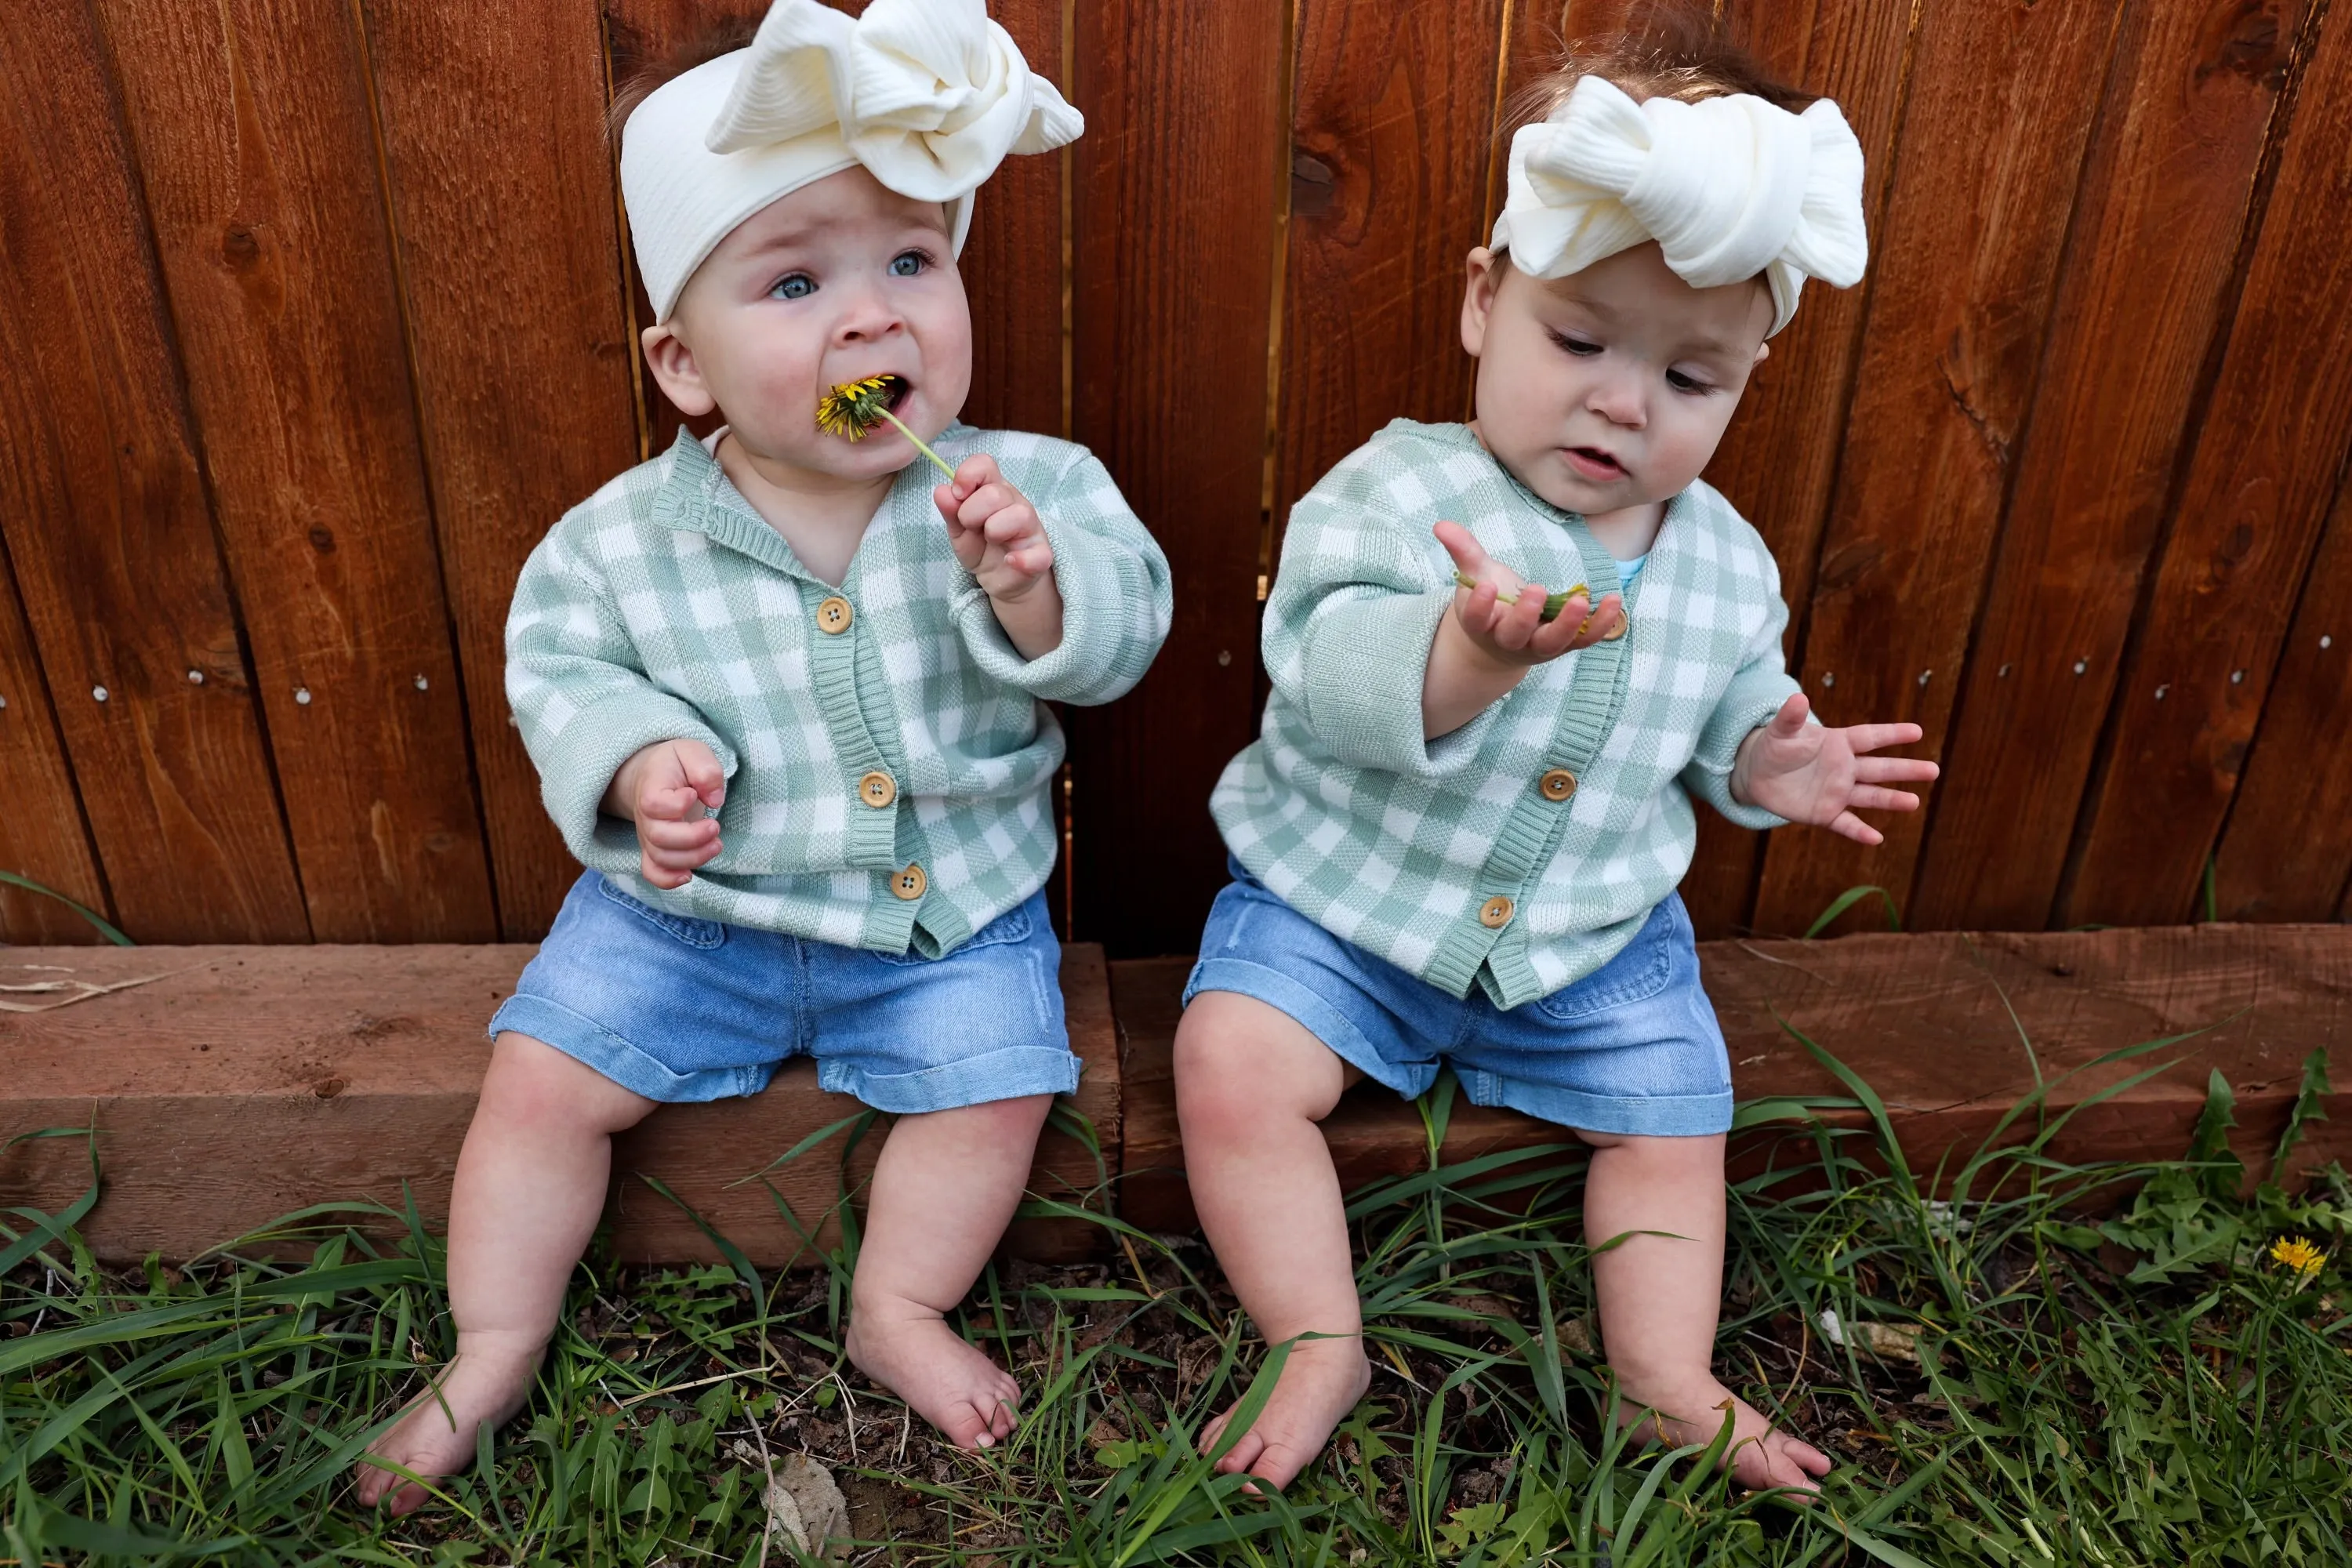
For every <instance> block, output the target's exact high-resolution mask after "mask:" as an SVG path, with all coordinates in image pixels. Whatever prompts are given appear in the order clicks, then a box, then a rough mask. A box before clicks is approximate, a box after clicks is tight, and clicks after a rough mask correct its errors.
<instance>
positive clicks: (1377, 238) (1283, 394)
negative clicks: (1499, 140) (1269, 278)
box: [1274, 0, 1506, 531]
mask: <svg viewBox="0 0 2352 1568" xmlns="http://www.w3.org/2000/svg"><path fill="white" fill-rule="evenodd" d="M1505 8H1506V7H1505V3H1504V0H1382V3H1381V4H1377V5H1364V4H1349V3H1347V0H1301V3H1300V5H1299V6H1298V13H1297V34H1298V43H1297V87H1296V90H1295V93H1294V103H1293V108H1292V110H1291V114H1292V119H1291V154H1290V171H1289V174H1290V226H1289V233H1288V238H1287V255H1286V258H1285V259H1284V268H1285V272H1286V279H1285V282H1284V285H1283V293H1282V350H1281V353H1282V370H1281V374H1280V376H1279V378H1278V379H1279V396H1278V405H1279V407H1280V411H1281V412H1280V416H1279V417H1278V418H1277V419H1276V422H1275V437H1274V451H1275V465H1274V522H1275V527H1276V530H1277V531H1278V530H1279V529H1280V528H1281V526H1282V524H1283V521H1284V520H1285V518H1286V516H1287V514H1288V513H1289V510H1290V504H1291V502H1292V501H1294V500H1297V498H1298V497H1299V496H1300V495H1302V494H1304V493H1305V492H1306V491H1307V489H1309V488H1310V487H1312V486H1313V485H1314V483H1315V481H1316V480H1317V479H1320V478H1322V476H1323V474H1324V472H1325V470H1327V469H1328V468H1330V467H1331V465H1332V464H1334V463H1336V462H1338V461H1339V459H1340V458H1343V457H1345V456H1347V454H1348V453H1349V451H1351V450H1353V449H1354V448H1355V447H1359V446H1360V445H1362V444H1363V442H1364V440H1365V438H1366V437H1370V435H1371V434H1372V432H1373V431H1375V430H1378V429H1379V428H1380V427H1381V426H1383V425H1385V424H1387V423H1388V422H1389V421H1390V420H1391V419H1394V418H1398V417H1400V416H1402V417H1407V418H1413V419H1428V420H1453V419H1460V418H1462V417H1463V416H1464V413H1465V410H1466V409H1467V407H1468V406H1469V400H1470V370H1471V366H1472V364H1473V363H1475V362H1473V361H1472V360H1471V358H1470V356H1469V355H1468V354H1465V353H1463V352H1462V332H1461V319H1462V279H1463V263H1464V258H1465V257H1466V256H1467V255H1468V254H1469V251H1470V248H1471V247H1473V246H1475V245H1480V244H1483V243H1485V240H1486V232H1485V230H1486V174H1487V167H1486V164H1487V148H1488V146H1489V145H1490V142H1491V133H1492V131H1493V124H1494V113H1495V88H1496V74H1495V73H1496V50H1497V49H1498V48H1499V47H1501V42H1502V27H1503V19H1504V11H1505ZM1431 521H1435V519H1432V520H1431Z"/></svg>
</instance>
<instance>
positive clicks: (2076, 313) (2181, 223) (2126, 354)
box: [1909, 0, 2305, 930]
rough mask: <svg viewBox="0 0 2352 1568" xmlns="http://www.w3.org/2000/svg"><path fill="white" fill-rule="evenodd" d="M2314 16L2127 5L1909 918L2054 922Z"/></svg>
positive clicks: (2270, 2)
mask: <svg viewBox="0 0 2352 1568" xmlns="http://www.w3.org/2000/svg"><path fill="white" fill-rule="evenodd" d="M2304 21H2305V15H2304V7H2303V5H2301V4H2300V0H2267V3H2265V4H2263V5H2230V6H2221V7H2215V6H2208V5H2158V6H2143V7H2141V8H2139V9H2138V10H2137V11H2135V12H2133V13H2132V14H2131V15H2130V17H2129V19H2128V21H2127V25H2126V32H2125V36H2124V38H2123V40H2122V43H2121V45H2120V47H2119V48H2118V50H2117V67H2116V74H2115V85H2114V87H2113V89H2111V91H2110V92H2109V94H2108V100H2107V107H2106V110H2105V119H2104V120H2103V121H2102V123H2101V125H2100V127H2099V130H2098V132H2097V133H2096V135H2095V139H2094V141H2093V144H2092V150H2091V155H2090V159H2089V163H2088V165H2087V168H2086V170H2085V173H2084V181H2083V199H2082V202H2081V204H2080V205H2079V207H2078V208H2077V211H2076V213H2075V216H2074V238H2073V240H2072V242H2071V244H2070V246H2069V254H2068V260H2067V267H2066V272H2065V276H2064V278H2063V279H2062V280H2061V282H2060V284H2059V291H2058V305H2057V309H2056V310H2055V311H2054V312H2053V317H2052V328H2051V333H2050V341H2049V345H2048V348H2047V349H2046V351H2045V355H2044V360H2043V368H2042V385H2041V389H2040V391H2039V392H2038V394H2037V395H2036V401H2035V413H2034V416H2033V422H2032V427H2031V428H2030V429H2029V430H2028V431H2027V432H2026V434H2025V438H2024V441H2023V443H2022V445H2021V447H2020V449H2019V453H2018V458H2017V465H2016V468H2017V472H2016V478H2015V479H2014V488H2013V489H2012V491H2011V500H2010V503H2009V509H2008V517H2007V522H2006V526H2005V527H2004V529H2003V531H2002V533H2001V538H2000V558H1999V560H1998V562H1997V563H1996V564H1995V566H1994V569H1993V573H1992V579H1991V582H1990V586H1989V588H1988V590H1987V593H1986V596H1985V611H1984V619H1983V622H1982V624H1981V626H1979V629H1978V633H1977V637H1976V642H1975V647H1974V649H1973V651H1972V653H1971V654H1970V656H1969V668H1968V671H1967V674H1966V676H1965V678H1964V681H1965V684H1964V686H1963V688H1962V690H1961V694H1960V698H1959V712H1958V717H1957V719H1956V721H1955V723H1954V727H1953V730H1952V734H1951V738H1950V741H1949V742H1948V745H1947V746H1946V748H1945V757H1946V761H1947V763H1948V776H1947V779H1946V782H1944V783H1942V784H1938V785H1937V791H1936V803H1935V812H1934V816H1933V817H1932V818H1931V820H1930V821H1929V823H1928V826H1927V847H1926V848H1925V850H1924V852H1923V854H1922V857H1921V860H1920V865H1919V870H1918V878H1917V886H1916V891H1915V893H1914V894H1913V897H1912V901H1911V909H1910V919H1909V924H1910V925H1911V926H1912V927H1913V928H1914V929H1922V928H1925V929H1937V930H1949V929H1954V928H1962V927H1966V928H1970V929H1974V928H1979V927H1985V926H1993V927H2001V928H2006V929H2031V928H2033V927H2036V926H2039V925H2041V924H2042V923H2043V922H2044V921H2046V920H2048V918H2049V915H2050V904H2051V900H2052V898H2053V895H2054V894H2055V893H2056V891H2057V888H2058V879H2059V875H2060V873H2061V872H2062V871H2063V868H2064V866H2065V860H2066V847H2067V844H2068V841H2069V839H2070V838H2071V837H2073V834H2074V819H2075V813H2076V809H2077V807H2078V806H2079V805H2080V804H2081V801H2082V796H2083V786H2084V782H2085V781H2086V780H2087V779H2088V777H2089V775H2090V771H2091V760H2092V754H2093V752H2094V750H2095V744H2096V742H2097V740H2098V735H2099V730H2100V725H2101V722H2102V721H2103V719H2104V718H2105V714H2106V711H2107V707H2108V703H2109V701H2110V700H2112V698H2113V696H2114V694H2115V681H2116V671H2117V669H2118V668H2120V666H2121V664H2122V661H2123V654H2124V647H2125V644H2126V640H2127V638H2128V637H2129V635H2130V631H2131V621H2132V612H2133V610H2134V608H2135V607H2136V606H2137V604H2138V601H2139V594H2140V585H2141V577H2142V574H2143V572H2144V570H2145V568H2146V566H2147V560H2148V557H2149V555H2150V553H2151V552H2152V551H2153V550H2154V548H2155V545H2156V542H2157V539H2158V535H2159V532H2160V531H2161V528H2162V525H2163V521H2164V518H2165V502H2166V500H2167V499H2168V494H2167V492H2168V490H2169V489H2171V486H2172V481H2173V478H2174V476H2175V474H2176V473H2177V472H2178V470H2179V455H2180V447H2181V444H2182V442H2183V440H2184V439H2185V438H2186V434H2187V431H2188V430H2189V424H2190V421H2189V415H2190V411H2191V407H2192V405H2193V404H2194V401H2195V397H2196V393H2197V390H2198V386H2199V382H2200V377H2201V376H2202V374H2204V372H2205V369H2206V367H2207V364H2208V363H2209V356H2210V350H2211V346H2212V343H2213V340H2214V336H2215V334H2216V333H2217V332H2219V331H2221V328H2222V326H2223V324H2224V321H2225V311H2226V309H2227V300H2228V294H2229V286H2230V283H2231V272H2232V270H2233V268H2234V266H2235V262H2236V258H2237V255H2238V249H2239V245H2238V241H2239V237H2240V234H2241V232H2242V229H2243V227H2244V226H2245V224H2246V221H2247V214H2248V212H2249V209H2250V203H2251V201H2252V196H2253V193H2254V178H2255V174H2256V172H2257V166H2258V165H2259V164H2260V163H2261V161H2262V153H2263V142H2265V140H2266V139H2267V136H2268V133H2269V131H2270V127H2271V121H2272V114H2273V110H2274V109H2275V108H2276V106H2277V102H2278V94H2279V89H2280V88H2281V87H2282V86H2283V85H2284V81H2285V79H2286V73H2287V62H2288V57H2289V52H2290V49H2291V48H2292V47H2293V45H2294V41H2295V38H2296V36H2297V34H2298V32H2299V31H2300V30H2301V28H2302V26H2303V24H2304ZM2157 321H2160V322H2162V323H2163V330H2162V331H2149V324H2150V323H2151V322H2157ZM2124 363H2129V365H2130V371H2129V373H2128V374H2118V367H2119V366H2120V365H2122V364H2124ZM2216 412H2217V414H2218V416H2219V417H2221V419H2222V420H2223V421H2224V422H2225V423H2226V422H2229V421H2231V418H2232V415H2231V411H2230V410H2228V409H2226V408H2223V409H2219V410H2217V411H2216Z"/></svg>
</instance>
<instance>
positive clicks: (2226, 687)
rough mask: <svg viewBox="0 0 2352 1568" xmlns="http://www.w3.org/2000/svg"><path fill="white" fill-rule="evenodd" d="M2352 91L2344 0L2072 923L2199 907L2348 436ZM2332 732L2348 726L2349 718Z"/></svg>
mask: <svg viewBox="0 0 2352 1568" xmlns="http://www.w3.org/2000/svg"><path fill="white" fill-rule="evenodd" d="M2347 102H2352V11H2346V10H2335V11H2333V12H2331V14H2330V15H2329V16H2328V17H2327V18H2326V22H2325V24H2324V25H2323V26H2321V28H2320V32H2319V38H2318V42H2317V44H2316V45H2315V47H2314V49H2313V51H2312V54H2311V57H2310V60H2309V63H2308V64H2307V65H2306V66H2305V69H2304V72H2303V79H2302V80H2301V82H2300V83H2299V84H2298V85H2297V86H2296V87H2295V89H2294V106H2295V107H2294V114H2293V120H2292V123H2291V125H2290V126H2289V128H2288V131H2287V135H2286V141H2285V142H2284V147H2283V149H2282V151H2281V153H2280V159H2279V166H2278V174H2277V178H2276V183H2275V184H2273V187H2272V191H2271V196H2270V200H2269V203H2268V204H2267V205H2266V207H2265V209H2264V218H2263V228H2262V234H2261V236H2260V237H2259V238H2257V239H2256V241H2255V244H2254V251H2253V256H2252V260H2251V261H2250V262H2249V264H2248V268H2247V273H2246V282H2245V289H2244V292H2243V293H2242V296H2241V298H2240V301H2239V306H2238V312H2237V317H2236V319H2235V321H2232V323H2231V329H2230V341H2229V347H2228V348H2227V350H2226V351H2225V352H2224V353H2223V356H2222V362H2221V373H2220V375H2219V377H2218V379H2217V380H2216V382H2215V384H2214V388H2213V394H2212V399H2211V402H2210V405H2209V412H2208V414H2207V416H2206V420H2205V424H2204V426H2203V428H2202V430H2201V431H2200V433H2199V436H2198V441H2197V450H2196V454H2195V456H2194V457H2193V458H2191V459H2190V462H2189V476H2188V479H2187V481H2186V483H2185V484H2184V486H2183V488H2182V492H2181V495H2180V499H2179V503H2178V506H2177V508H2176V516H2175V521H2174V523H2173V531H2172V535H2171V538H2170V540H2169V541H2168V543H2167V545H2166V547H2165V551H2164V561H2163V564H2162V566H2161V567H2160V569H2159V570H2158V574H2157V579H2156V588H2155V592H2154V593H2153V594H2152V595H2149V597H2148V600H2147V611H2146V617H2145V624H2144V625H2143V626H2142V628H2141V631H2140V636H2139V638H2138V641H2137V645H2136V647H2135V649H2134V651H2133V653H2132V656H2131V658H2129V660H2128V661H2127V662H2126V668H2125V670H2124V673H2123V676H2122V678H2121V679H2120V680H2119V681H2118V683H2117V685H2118V689H2117V693H2116V705H2115V715H2114V719H2113V721H2112V723H2113V731H2112V740H2111V741H2110V742H2109V743H2108V747H2107V752H2106V756H2105V761H2104V765H2103V766H2102V767H2101V769H2100V771H2099V776H2098V777H2097V779H2096V781H2095V783H2094V784H2093V786H2092V791H2091V795H2090V797H2089V800H2088V802H2087V805H2086V808H2085V816H2084V828H2083V837H2082V841H2081V844H2080V847H2079V850H2078V855H2077V859H2076V861H2075V864H2074V868H2073V873H2072V875H2071V876H2070V877H2069V879H2068V885H2067V886H2066V888H2065V889H2063V890H2062V891H2061V893H2060V895H2059V904H2060V909H2059V914H2058V919H2059V921H2060V922H2061V923H2063V924H2070V925H2071V924H2075V923H2079V922H2084V921H2102V922H2105V923H2108V924H2116V925H2123V924H2142V925H2146V924H2155V923H2159V922H2164V921H2179V920H2182V919H2185V918H2187V917H2188V916H2189V913H2190V912H2191V910H2193V909H2194V908H2195V906H2196V902H2197V892H2198V888H2199V884H2200V881H2201V880H2202V879H2203V876H2204V872H2205V867H2206V862H2207V856H2208V853H2209V851H2210V847H2211V846H2212V844H2213V841H2214V836H2215V833H2216V832H2217V831H2218V830H2219V828H2220V826H2221V818H2222V815H2223V813H2224V812H2225V811H2227V810H2228V808H2229V804H2230V797H2231V794H2232V793H2233V792H2234V791H2235V789H2236V788H2237V784H2238V774H2239V770H2240V768H2241V767H2242V765H2243V763H2244V759H2245V752H2246V743H2247V742H2248V741H2249V740H2251V739H2252V735H2253V732H2254V725H2255V720H2256V716H2257V714H2258V713H2259V711H2260V709H2261V707H2262V701H2263V693H2264V692H2265V691H2267V690H2268V689H2270V686H2271V676H2272V672H2273V668H2274V667H2275V665H2276V663H2277V660H2278V657H2279V650H2280V646H2281V641H2282V639H2283V638H2284V636H2285V632H2286V625H2287V618H2288V616H2290V615H2291V614H2292V613H2293V610H2294V603H2295V584H2296V583H2297V582H2298V581H2299V580H2300V579H2301V577H2302V575H2303V574H2304V572H2305V569H2306V567H2307V566H2308V564H2309V563H2310V561H2311V552H2312V547H2313V544H2314V542H2315V539H2316V537H2317V535H2318V532H2319V528H2320V523H2321V521H2322V520H2323V517H2324V516H2325V513H2326V510H2327V505H2328V501H2329V500H2330V498H2331V496H2332V495H2333V494H2334V492H2335V488H2336V479H2337V476H2338V475H2339V473H2340V472H2341V471H2342V468H2343V465H2344V459H2345V450H2346V445H2347V441H2352V358H2348V357H2347V355H2346V354H2345V353H2343V345H2344V344H2345V343H2346V342H2352V249H2347V247H2346V246H2345V243H2344V227H2343V215H2344V214H2345V213H2346V212H2347V211H2352V114H2347V112H2346V111H2345V108H2344V106H2345V105H2346V104H2347ZM2159 694H2160V695H2159ZM2335 732H2336V735H2337V736H2338V737H2339V744H2340V737H2341V735H2342V733H2343V726H2342V724H2341V723H2340V722H2339V723H2338V725H2337V726H2336V731H2335ZM2321 765H2325V764H2321Z"/></svg>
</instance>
